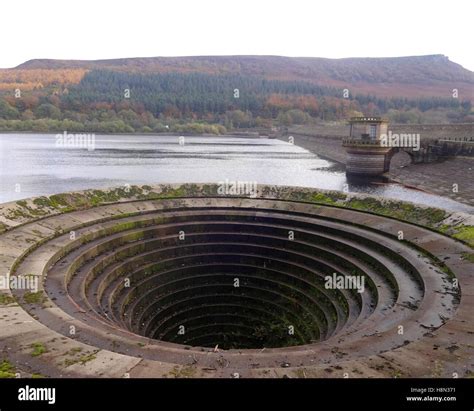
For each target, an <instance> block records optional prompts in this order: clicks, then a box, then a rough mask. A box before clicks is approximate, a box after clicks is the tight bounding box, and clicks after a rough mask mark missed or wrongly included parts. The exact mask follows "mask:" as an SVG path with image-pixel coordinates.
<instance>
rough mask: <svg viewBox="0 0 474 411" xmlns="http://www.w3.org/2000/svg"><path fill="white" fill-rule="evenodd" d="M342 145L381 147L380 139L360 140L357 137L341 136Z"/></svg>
mask: <svg viewBox="0 0 474 411" xmlns="http://www.w3.org/2000/svg"><path fill="white" fill-rule="evenodd" d="M342 145H343V146H373V147H383V146H382V145H381V144H380V141H376V140H361V139H358V138H343V139H342Z"/></svg>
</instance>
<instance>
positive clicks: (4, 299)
mask: <svg viewBox="0 0 474 411" xmlns="http://www.w3.org/2000/svg"><path fill="white" fill-rule="evenodd" d="M14 302H15V299H14V298H13V297H12V296H11V295H8V294H3V293H2V294H0V305H8V304H12V303H14Z"/></svg>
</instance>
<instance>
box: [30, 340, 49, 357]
mask: <svg viewBox="0 0 474 411" xmlns="http://www.w3.org/2000/svg"><path fill="white" fill-rule="evenodd" d="M31 348H33V351H32V352H31V356H32V357H39V356H40V355H43V354H44V353H46V352H48V350H47V349H46V347H45V345H44V344H43V343H33V344H31Z"/></svg>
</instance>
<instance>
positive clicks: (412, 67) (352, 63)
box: [14, 55, 474, 101]
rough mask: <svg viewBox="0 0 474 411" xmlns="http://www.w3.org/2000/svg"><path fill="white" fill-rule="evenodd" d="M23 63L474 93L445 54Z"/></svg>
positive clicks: (472, 77)
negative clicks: (388, 56)
mask: <svg viewBox="0 0 474 411" xmlns="http://www.w3.org/2000/svg"><path fill="white" fill-rule="evenodd" d="M22 69H28V70H31V69H63V70H64V69H68V70H70V69H87V70H94V69H102V70H114V71H125V72H140V73H166V72H178V73H191V72H198V73H207V74H241V75H250V76H262V77H265V78H267V79H273V80H285V81H294V80H300V81H306V82H310V83H313V84H317V85H321V86H328V87H337V88H349V89H350V90H351V92H352V93H362V94H373V95H376V96H380V97H392V96H393V97H406V98H419V97H425V96H436V97H442V98H443V97H446V96H447V94H448V95H449V94H450V93H451V91H452V89H453V88H457V89H458V90H459V92H460V96H461V97H462V98H463V99H467V100H471V101H472V100H473V99H474V73H473V72H471V71H469V70H467V69H464V68H463V67H462V66H460V65H459V64H456V63H454V62H452V61H450V60H449V59H448V58H447V57H446V56H443V55H429V56H415V57H393V58H344V59H326V58H313V57H280V56H198V57H150V58H126V59H115V60H95V61H84V60H45V59H37V60H30V61H27V62H25V63H23V64H21V65H19V66H18V67H16V68H15V69H14V70H22Z"/></svg>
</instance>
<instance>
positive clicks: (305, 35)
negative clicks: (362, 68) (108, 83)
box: [0, 0, 474, 71]
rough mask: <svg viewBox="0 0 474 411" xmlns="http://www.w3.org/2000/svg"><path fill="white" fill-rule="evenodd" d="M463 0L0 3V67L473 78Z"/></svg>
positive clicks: (467, 3) (468, 11)
mask: <svg viewBox="0 0 474 411" xmlns="http://www.w3.org/2000/svg"><path fill="white" fill-rule="evenodd" d="M473 4H474V1H472V0H449V1H448V0H444V1H439V0H392V1H386V0H378V1H377V0H352V1H346V0H326V1H317V0H286V1H282V0H233V1H229V0H227V1H226V0H166V1H162V0H161V1H160V0H1V2H0V17H1V18H0V39H1V42H0V67H2V68H7V67H14V66H16V65H18V64H20V63H23V62H24V61H26V60H30V59H34V58H56V59H106V58H117V57H146V56H185V55H222V54H260V55H261V54H267V55H268V54H271V55H284V56H311V57H333V58H340V57H385V56H409V55H424V54H445V55H447V56H448V57H449V58H450V59H451V60H452V61H454V62H456V63H459V64H461V65H462V66H464V67H465V68H468V69H470V70H473V71H474V52H473V45H472V44H473V43H472V41H473V38H474V36H473V26H474V23H473V15H474V10H473V9H474V6H473Z"/></svg>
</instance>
